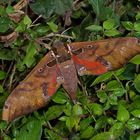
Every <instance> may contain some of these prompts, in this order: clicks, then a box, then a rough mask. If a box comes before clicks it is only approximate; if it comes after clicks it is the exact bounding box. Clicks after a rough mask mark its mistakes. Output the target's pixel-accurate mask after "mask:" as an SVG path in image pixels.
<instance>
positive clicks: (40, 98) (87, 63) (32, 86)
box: [2, 37, 140, 122]
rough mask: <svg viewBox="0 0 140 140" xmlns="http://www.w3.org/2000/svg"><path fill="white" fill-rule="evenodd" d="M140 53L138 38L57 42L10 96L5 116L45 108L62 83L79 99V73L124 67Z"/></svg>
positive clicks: (98, 72)
mask: <svg viewBox="0 0 140 140" xmlns="http://www.w3.org/2000/svg"><path fill="white" fill-rule="evenodd" d="M138 53H140V44H139V40H138V39H137V38H134V37H124V38H114V39H104V40H99V41H91V42H88V41H87V42H75V43H67V44H66V43H62V42H59V43H56V44H55V45H54V46H53V47H52V50H50V51H49V52H48V53H47V54H46V55H45V56H44V58H43V59H42V60H41V61H40V62H39V63H38V64H37V66H35V68H34V69H33V70H32V71H31V72H30V73H29V74H28V75H27V77H26V78H25V79H24V80H23V81H22V82H21V83H19V85H18V86H17V87H16V88H15V89H14V90H13V92H12V93H11V94H10V95H9V97H8V99H7V100H6V102H5V105H4V107H3V115H2V119H3V120H6V121H7V122H9V121H12V120H14V119H15V118H17V117H19V116H22V115H24V114H28V113H31V112H33V111H35V110H37V109H39V108H41V107H44V106H45V105H46V104H47V103H48V101H49V100H50V98H51V97H52V96H53V95H54V94H55V92H56V91H57V89H58V88H59V87H60V85H61V84H62V85H63V87H64V89H65V90H66V91H67V92H68V94H69V95H70V97H71V99H72V100H75V99H76V91H77V85H78V75H79V76H82V75H100V74H103V73H106V72H108V71H110V70H115V69H118V68H120V67H122V66H123V65H124V64H125V63H127V62H128V61H129V60H130V59H131V58H132V57H134V56H135V55H136V54H138Z"/></svg>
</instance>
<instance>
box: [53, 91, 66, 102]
mask: <svg viewBox="0 0 140 140" xmlns="http://www.w3.org/2000/svg"><path fill="white" fill-rule="evenodd" d="M52 100H53V101H54V102H55V103H58V104H64V103H66V102H67V100H68V97H67V96H66V94H64V92H62V91H57V93H56V94H55V95H54V96H53V97H52Z"/></svg>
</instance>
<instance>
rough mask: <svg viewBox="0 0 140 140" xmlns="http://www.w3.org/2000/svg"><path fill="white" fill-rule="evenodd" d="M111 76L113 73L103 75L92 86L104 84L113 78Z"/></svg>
mask: <svg viewBox="0 0 140 140" xmlns="http://www.w3.org/2000/svg"><path fill="white" fill-rule="evenodd" d="M111 76H112V72H107V73H105V74H102V75H100V76H98V77H97V78H96V79H95V80H94V82H93V83H92V85H96V84H98V83H100V82H104V81H106V80H108V79H109V78H111Z"/></svg>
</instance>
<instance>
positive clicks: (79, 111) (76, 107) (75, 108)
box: [73, 104, 83, 116]
mask: <svg viewBox="0 0 140 140" xmlns="http://www.w3.org/2000/svg"><path fill="white" fill-rule="evenodd" d="M82 114H83V109H82V107H81V106H80V105H79V104H75V105H74V106H73V115H76V116H78V115H82Z"/></svg>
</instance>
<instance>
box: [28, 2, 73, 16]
mask: <svg viewBox="0 0 140 140" xmlns="http://www.w3.org/2000/svg"><path fill="white" fill-rule="evenodd" d="M30 7H31V9H32V10H33V11H34V12H35V13H37V14H38V15H43V17H45V18H49V17H50V16H51V15H52V14H53V13H55V14H58V15H64V14H65V12H66V11H68V10H71V9H72V7H73V1H72V0H51V1H50V0H37V1H35V2H34V3H31V4H30Z"/></svg>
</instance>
